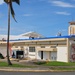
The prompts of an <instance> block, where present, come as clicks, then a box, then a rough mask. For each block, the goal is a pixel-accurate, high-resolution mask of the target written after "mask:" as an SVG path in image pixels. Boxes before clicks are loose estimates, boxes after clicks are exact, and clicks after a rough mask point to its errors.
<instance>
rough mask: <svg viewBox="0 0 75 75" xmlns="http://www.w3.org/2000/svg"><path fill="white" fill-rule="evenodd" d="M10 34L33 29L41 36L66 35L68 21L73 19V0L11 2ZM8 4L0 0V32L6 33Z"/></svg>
mask: <svg viewBox="0 0 75 75" xmlns="http://www.w3.org/2000/svg"><path fill="white" fill-rule="evenodd" d="M13 8H14V11H15V18H16V20H17V23H16V22H15V21H14V19H13V18H12V16H11V31H10V35H20V34H23V33H26V32H29V31H35V32H37V33H40V34H42V35H43V36H46V37H47V36H48V37H50V36H56V35H57V34H58V33H59V32H61V34H62V35H68V26H69V22H71V21H75V0H20V5H17V4H16V3H14V2H13ZM7 26H8V6H7V4H6V3H4V1H3V0H0V34H2V35H6V34H7Z"/></svg>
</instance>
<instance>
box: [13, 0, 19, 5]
mask: <svg viewBox="0 0 75 75" xmlns="http://www.w3.org/2000/svg"><path fill="white" fill-rule="evenodd" d="M12 2H16V3H17V4H19V5H20V0H12Z"/></svg>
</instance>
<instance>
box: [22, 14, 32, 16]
mask: <svg viewBox="0 0 75 75" xmlns="http://www.w3.org/2000/svg"><path fill="white" fill-rule="evenodd" d="M23 16H32V14H24V15H23Z"/></svg>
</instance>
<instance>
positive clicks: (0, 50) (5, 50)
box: [0, 46, 7, 57]
mask: <svg viewBox="0 0 75 75" xmlns="http://www.w3.org/2000/svg"><path fill="white" fill-rule="evenodd" d="M0 53H1V54H2V55H3V56H4V57H6V55H7V48H6V47H4V46H3V47H1V46H0Z"/></svg>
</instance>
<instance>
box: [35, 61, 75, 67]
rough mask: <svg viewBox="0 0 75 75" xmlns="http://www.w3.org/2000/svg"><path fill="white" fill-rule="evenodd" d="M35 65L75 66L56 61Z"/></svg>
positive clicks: (72, 63) (74, 64) (71, 63)
mask: <svg viewBox="0 0 75 75" xmlns="http://www.w3.org/2000/svg"><path fill="white" fill-rule="evenodd" d="M35 64H37V65H44V66H75V63H74V62H69V63H66V62H56V61H52V62H36V63H35Z"/></svg>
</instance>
